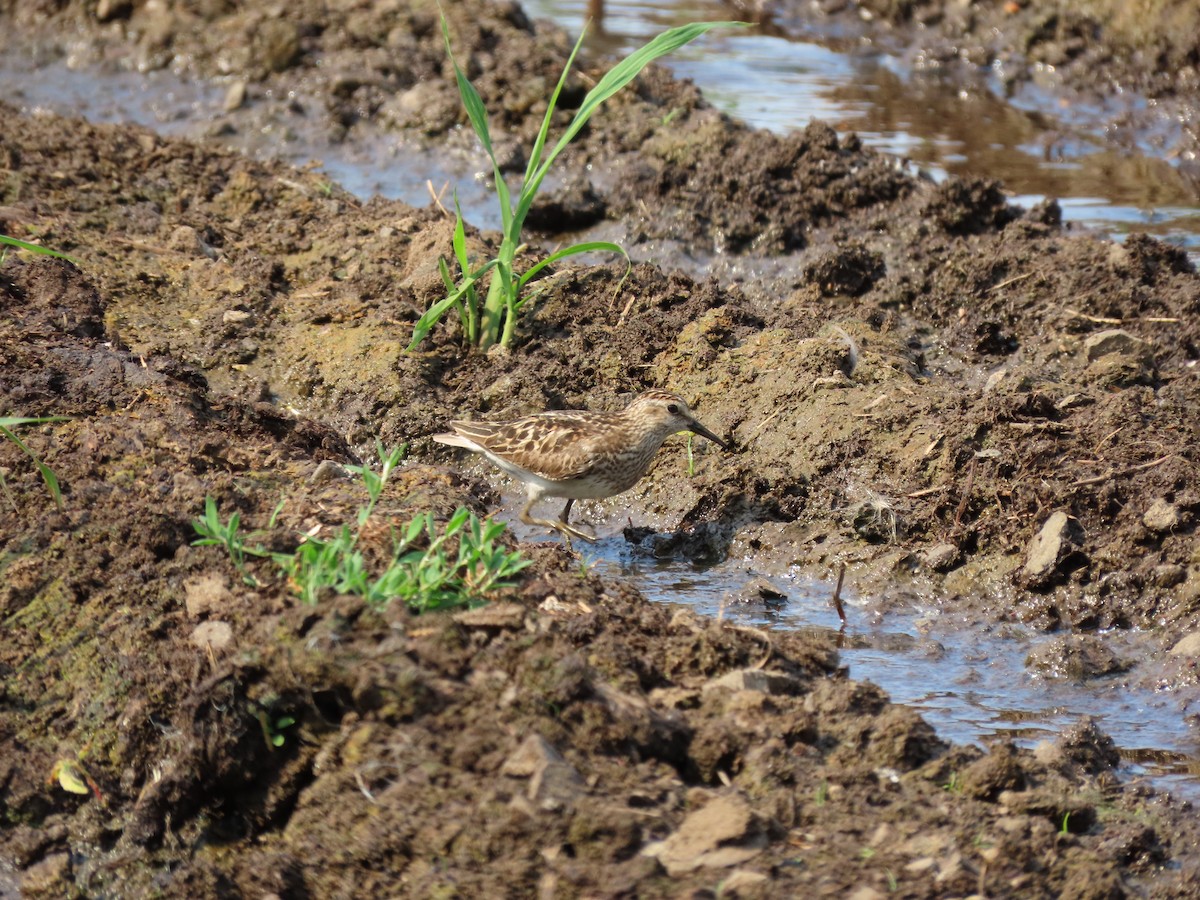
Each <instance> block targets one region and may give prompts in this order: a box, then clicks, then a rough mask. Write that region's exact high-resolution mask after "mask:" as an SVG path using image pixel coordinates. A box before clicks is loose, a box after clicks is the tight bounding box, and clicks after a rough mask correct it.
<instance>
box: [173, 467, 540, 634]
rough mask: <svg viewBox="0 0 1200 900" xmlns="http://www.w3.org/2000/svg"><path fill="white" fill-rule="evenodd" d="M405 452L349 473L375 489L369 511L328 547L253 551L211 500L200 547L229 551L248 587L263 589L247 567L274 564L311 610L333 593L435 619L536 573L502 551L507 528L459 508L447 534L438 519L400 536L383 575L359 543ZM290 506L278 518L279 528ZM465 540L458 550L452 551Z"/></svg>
mask: <svg viewBox="0 0 1200 900" xmlns="http://www.w3.org/2000/svg"><path fill="white" fill-rule="evenodd" d="M404 452H405V448H404V447H398V448H396V449H394V450H391V451H385V450H384V449H383V448H382V447H380V448H379V456H380V460H381V463H382V465H381V468H380V471H378V472H376V471H374V470H373V469H371V468H370V467H369V466H347V468H348V469H349V470H350V471H352V472H356V473H358V474H359V475H360V476H361V478H362V480H363V484H364V485H365V487H366V489H367V498H368V500H367V504H366V506H364V507H363V508H362V509H360V510H359V511H358V515H357V517H356V521H355V526H354V527H353V528H352V527H351V526H350V525H342V526H341V527H340V528H338V529H337V530H336V531H334V533H333V536H332V537H330V538H327V539H321V538H317V537H315V536H306V538H305V540H304V541H303V542H302V543H301V544H300V545H299V546H298V547H297V548H296V549H295V551H294V552H291V553H275V552H271V551H268V550H267V549H265V548H264V547H263V546H262V544H261V543H255V544H253V545H251V544H250V543H248V541H247V536H246V535H244V534H242V532H241V531H240V526H241V519H240V516H239V514H238V513H234V514H233V515H231V516H230V517H229V520H228V521H227V522H223V521H222V520H221V516H220V513H219V511H218V509H217V504H216V501H214V500H213V499H212V498H211V497H209V498H207V499H206V500H205V504H204V515H203V516H202V517H201V518H199V519H197V520H196V521H195V522H194V523H193V527H194V528H195V529H196V533H197V534H199V535H200V538H199V539H198V540H196V541H194V542H193V543H194V544H195V545H196V546H220V547H224V548H225V549H226V550H227V551H228V553H229V555H230V558H231V559H232V560H233V563H234V565H235V566H236V567H237V569H238V571H239V572H240V573H241V575H242V578H243V579H244V580H245V581H246V583H247V584H250V585H251V586H257V585H258V581H257V579H255V578H254V576H253V575H252V574H251V573H250V572H249V571H248V569H247V567H246V558H247V557H258V558H270V559H272V560H273V561H274V562H275V564H276V566H277V567H278V568H279V569H280V570H281V571H282V573H283V574H284V575H285V576H286V577H287V579H288V583H289V584H290V585H291V586H292V588H293V590H295V591H296V593H297V594H299V596H300V599H301V600H303V601H304V602H305V603H316V602H317V601H318V600H319V599H320V598H321V596H322V595H323V594H324V593H325V592H326V591H331V590H332V591H336V592H338V593H342V594H356V595H358V596H360V597H362V598H363V599H365V600H366V601H367V603H369V604H370V605H372V606H374V607H384V606H387V604H389V603H390V602H391V601H392V600H396V599H399V600H402V601H403V602H404V603H405V604H407V605H408V606H409V607H411V608H412V609H414V610H417V611H421V612H428V611H431V610H435V609H441V608H444V607H449V606H461V605H477V604H479V603H481V602H483V601H484V599H485V598H486V596H487V594H488V593H490V592H491V591H493V590H496V589H498V588H502V587H508V586H510V585H511V583H512V582H511V581H510V580H509V579H511V578H512V577H513V576H515V575H516V574H517V573H518V572H520V571H521V570H522V569H524V568H525V567H526V566H527V565H529V561H528V560H524V559H522V558H521V555H520V553H519V552H517V551H512V552H509V551H507V550H506V549H505V548H504V547H503V545H501V544H500V543H499V538H500V535H502V534H503V533H504V525H503V524H502V523H499V522H493V521H483V520H481V519H479V517H478V516H476V515H475V514H474V513H472V512H471V511H470V510H468V509H467V508H466V507H459V509H457V510H456V511H455V512H454V514H453V515H452V516H451V517H450V519H449V521H448V522H446V524H445V526H444V527H442V528H441V529H439V528H438V526H437V523H436V522H435V520H434V517H433V514H432V513H428V512H426V513H421V514H419V515H417V516H416V517H415V518H414V519H413V520H412V521H410V522H409V523H408V526H407V527H406V528H405V529H404V530H403V533H401V534H397V533H396V532H393V533H392V535H391V540H392V553H391V558H390V559H389V561H388V563H387V566H386V568H384V570H383V572H381V573H379V574H378V575H376V574H375V573H373V572H372V571H371V569H370V564H369V561H368V559H367V557H366V556H364V554H363V552H362V550H361V548H360V547H359V542H360V539H361V537H362V534H363V529H364V527H365V526H366V524H367V522H368V520H369V519H370V517H371V514H372V513H373V512H374V510H375V506H376V504H377V503H378V501H379V498H380V496H381V495H382V493H383V489H384V486H385V485H386V484H387V481H388V477H389V476H390V475H391V474H392V472H393V471H395V469H396V467H397V466H398V465H399V463H400V461H401V460H402V459H403V457H404ZM281 508H282V503H281V504H280V505H279V506H277V507H276V508H275V514H273V515H272V517H271V523H270V526H269V527H271V528H273V527H274V524H275V517H276V516H277V515H278V513H279V510H280V509H281ZM454 539H457V550H456V551H455V552H453V553H452V552H451V549H450V548H451V545H452V544H453V543H454Z"/></svg>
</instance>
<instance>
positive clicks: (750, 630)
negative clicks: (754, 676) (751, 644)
mask: <svg viewBox="0 0 1200 900" xmlns="http://www.w3.org/2000/svg"><path fill="white" fill-rule="evenodd" d="M729 627H730V628H732V629H733V630H734V631H743V632H745V633H746V634H752V635H754V636H755V637H760V638H762V639H763V641H764V642H766V645H767V655H766V656H764V657H763V658H762V659H760V660H759V661H758V662H756V663H755V664H754V665H752V666H751V667H750V668H751V669H761V668H762V667H763V666H765V665H766V664H767V662H768V661H770V659H771V656H772V654H774V652H775V647H774V646H773V645H772V644H771V636H770V635H769V634H767V633H766V632H765V631H763V630H762V629H761V628H755V627H754V626H752V625H730V626H729Z"/></svg>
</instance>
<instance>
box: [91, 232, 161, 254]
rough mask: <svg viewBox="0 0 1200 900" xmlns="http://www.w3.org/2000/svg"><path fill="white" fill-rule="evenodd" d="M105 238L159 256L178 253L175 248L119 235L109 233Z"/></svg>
mask: <svg viewBox="0 0 1200 900" xmlns="http://www.w3.org/2000/svg"><path fill="white" fill-rule="evenodd" d="M107 240H110V241H112V242H113V243H114V244H124V245H125V246H126V247H132V248H133V249H134V250H141V251H142V252H144V253H156V254H158V255H159V256H167V255H169V254H171V253H178V252H179V251H177V250H172V249H171V248H170V247H161V246H159V245H157V244H147V243H145V242H143V241H134V240H130V239H129V238H123V237H119V236H117V235H109V237H108V238H107Z"/></svg>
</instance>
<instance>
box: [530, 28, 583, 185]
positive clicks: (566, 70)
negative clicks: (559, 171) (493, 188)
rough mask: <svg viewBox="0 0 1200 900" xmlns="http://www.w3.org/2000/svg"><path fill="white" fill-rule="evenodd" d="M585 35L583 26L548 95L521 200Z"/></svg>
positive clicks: (538, 162)
mask: <svg viewBox="0 0 1200 900" xmlns="http://www.w3.org/2000/svg"><path fill="white" fill-rule="evenodd" d="M586 35H587V26H586V25H585V26H584V27H583V30H582V31H581V32H579V40H577V41H576V42H575V46H574V47H573V48H572V49H571V55H570V56H568V57H567V64H566V65H565V66H563V70H562V75H560V76H559V77H558V84H557V85H555V87H554V93H553V94H551V95H550V102H549V103H548V104H547V105H546V116H545V118H543V119H542V128H541V130H540V131H539V132H538V136H537V140H536V141H534V144H533V150H532V152H530V154H529V163H528V165H526V166H525V178H524V180H523V181H522V182H521V199H522V200H523V199H524V198H525V191H526V190H527V188H528V185H529V184H530V182H531V180H532V179H533V176H534V173H535V172H537V170H538V166H539V165H540V163H541V161H542V151H543V150H544V149H545V147H546V138H547V137H548V136H549V134H550V122H551V120H552V119H553V118H554V110H555V109H557V108H558V95H559V94H561V93H562V89H563V85H565V84H566V83H567V75H569V74H570V72H571V66H572V65H573V64H574V62H575V56H576V55H577V54H578V53H579V48H580V47H582V46H583V39H584V37H585V36H586Z"/></svg>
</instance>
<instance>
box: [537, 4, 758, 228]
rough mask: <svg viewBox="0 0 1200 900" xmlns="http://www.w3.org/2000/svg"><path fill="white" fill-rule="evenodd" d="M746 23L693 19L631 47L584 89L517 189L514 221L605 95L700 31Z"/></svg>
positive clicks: (743, 25) (694, 36) (697, 35)
mask: <svg viewBox="0 0 1200 900" xmlns="http://www.w3.org/2000/svg"><path fill="white" fill-rule="evenodd" d="M749 24H750V23H748V22H693V23H691V24H690V25H680V26H678V27H676V28H671V29H669V30H667V31H664V32H663V33H662V34H660V35H658V37H656V38H654V39H653V40H651V41H650V42H649V43H647V44H645V45H644V46H642V47H640V48H639V49H637V50H634V51H633V52H632V53H630V54H629V55H628V56H627V57H625V58H624V59H623V60H621V61H620V62H619V63H617V64H616V65H615V66H613V67H612V68H611V69H609V70H608V72H607V73H606V74H605V75H604V77H603V78H601V79H600V80H599V81H598V82H597V83H596V86H595V87H594V88H592V89H591V90H590V91H588V93H587V96H586V97H584V98H583V103H581V104H580V106H579V110H578V112H576V113H575V118H574V119H572V120H571V124H570V125H568V126H567V130H566V131H565V132H563V135H562V137H560V138H559V139H558V143H557V144H555V145H554V149H553V150H551V151H550V154H549V155H548V156H547V157H546V159H545V160H543V161H542V163H541V166H540V167H539V168H538V170H537V172H536V173H534V176H533V178H532V179H530V180H529V181H528V183H527V184H526V185H525V186H524V187H523V189H522V191H521V202H520V204H519V205H518V207H517V212H516V220H517V222H519V223H520V222H524V221H525V215H526V213H528V212H529V207H530V206H531V205H532V204H533V199H534V197H535V196H536V195H537V190H538V188H539V187H540V186H541V183H542V180H543V179H544V178H545V177H546V172H548V171H549V169H550V165H551V164H552V163H553V162H554V160H555V158H557V157H558V155H559V154H560V153H562V151H563V150H565V149H566V147H567V145H568V144H570V143H571V141H572V140H574V138H575V135H577V134H579V132H580V130H581V129H582V128H583V126H584V125H586V124H587V121H588V119H590V118H591V117H592V114H593V113H594V112H595V111H596V110H597V109H599V108H600V105H601V104H602V103H604V101H605V100H607V99H608V98H609V97H611V96H612V95H613V94H615V93H617V91H619V90H621V88H623V87H625V85H627V84H629V82H631V81H633V79H634V78H636V77H637V76H638V75H639V74H640V73H641V71H642V69H644V68H646V66H648V65H650V63H652V62H654V61H655V60H657V59H660V58H661V57H663V56H666V55H667V54H668V53H672V52H674V51H675V50H678V49H679V48H680V47H682V46H684V45H685V44H689V43H691V42H692V41H694V40H695V39H696V38H698V37H700V36H701V35H702V34H704V33H706V32H708V31H712V30H713V29H714V28H744V27H747V26H749Z"/></svg>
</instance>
